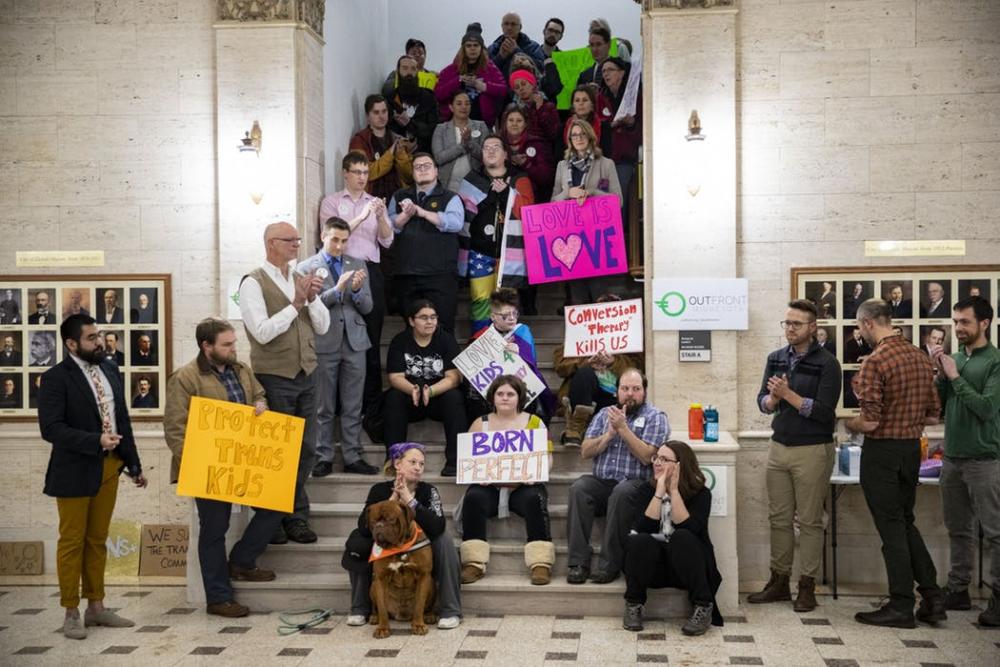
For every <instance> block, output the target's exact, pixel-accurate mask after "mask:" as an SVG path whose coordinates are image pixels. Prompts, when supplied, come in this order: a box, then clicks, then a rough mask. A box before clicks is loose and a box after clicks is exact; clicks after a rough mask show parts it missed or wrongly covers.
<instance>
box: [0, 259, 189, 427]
mask: <svg viewBox="0 0 1000 667" xmlns="http://www.w3.org/2000/svg"><path fill="white" fill-rule="evenodd" d="M170 298H171V291H170V274H85V275H56V276H43V275H3V276H0V422H18V421H36V420H37V419H38V411H37V408H36V397H37V390H38V386H39V384H40V383H41V378H42V375H43V374H44V373H45V371H47V370H48V369H49V368H51V367H52V366H54V365H55V364H58V363H59V362H61V361H62V360H63V359H64V358H65V356H66V354H67V352H66V349H65V347H63V345H62V341H61V340H60V338H59V325H60V324H61V323H62V321H63V319H64V318H65V317H67V316H68V315H70V314H71V313H73V312H86V313H87V314H89V315H90V316H91V317H93V318H94V319H96V320H97V326H98V328H99V329H100V330H101V333H102V339H103V340H104V341H105V342H106V345H110V344H112V343H113V344H114V345H115V347H116V352H115V353H114V354H113V353H111V352H110V350H109V348H108V347H106V348H105V350H106V352H107V358H108V359H109V360H112V361H114V362H115V363H116V364H117V365H118V366H119V368H120V373H121V379H122V383H123V385H124V387H125V391H126V392H127V396H128V404H129V415H130V417H131V418H132V420H133V421H160V420H161V419H162V418H163V405H164V402H165V400H166V396H165V393H164V392H165V389H166V380H167V374H168V373H169V372H170V368H171V366H170V361H171V360H170V341H171V331H170V326H171V308H170V305H171V304H170ZM8 348H12V349H11V350H8ZM12 353H13V354H12ZM140 386H143V387H146V386H148V387H149V388H150V389H151V390H152V391H149V392H146V393H145V394H143V393H142V392H141V391H140V390H139V387H140ZM133 405H134V406H135V407H133Z"/></svg>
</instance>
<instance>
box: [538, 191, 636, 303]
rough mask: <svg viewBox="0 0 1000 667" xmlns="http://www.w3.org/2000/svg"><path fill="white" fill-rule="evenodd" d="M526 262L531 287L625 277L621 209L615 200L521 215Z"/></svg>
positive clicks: (569, 203)
mask: <svg viewBox="0 0 1000 667" xmlns="http://www.w3.org/2000/svg"><path fill="white" fill-rule="evenodd" d="M521 221H522V226H523V229H524V258H525V261H526V262H527V264H528V282H529V283H531V284H532V285H537V284H539V283H551V282H557V281H560V280H576V279H578V278H593V277H594V276H608V275H613V274H616V273H624V272H626V271H628V260H627V259H626V257H625V239H624V237H623V236H622V211H621V203H620V202H619V200H618V197H617V196H615V195H604V196H600V197H587V199H586V201H584V203H583V206H580V204H578V203H577V202H576V200H575V199H569V200H566V201H557V202H552V203H550V204H536V205H534V206H525V207H523V208H522V209H521Z"/></svg>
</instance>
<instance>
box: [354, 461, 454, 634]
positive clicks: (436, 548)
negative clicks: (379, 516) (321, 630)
mask: <svg viewBox="0 0 1000 667" xmlns="http://www.w3.org/2000/svg"><path fill="white" fill-rule="evenodd" d="M385 474H386V476H394V479H392V480H386V481H384V482H379V483H377V484H375V485H374V486H372V488H371V489H370V490H369V491H368V498H367V499H366V500H365V507H364V509H363V510H361V516H359V517H358V528H357V530H355V531H354V532H352V533H351V536H350V537H349V538H348V539H347V548H346V549H345V552H344V559H343V562H342V564H343V566H344V567H345V568H346V569H347V570H348V572H349V574H350V579H351V613H350V615H348V617H347V624H348V625H365V624H366V623H367V622H368V617H369V616H370V615H371V609H372V607H371V598H370V597H369V592H368V591H369V588H370V587H371V576H372V575H371V566H369V564H368V556H369V554H370V553H371V548H372V543H373V539H372V534H371V531H369V530H368V508H369V507H370V506H371V505H374V504H375V503H379V502H382V501H383V500H390V499H391V500H396V501H398V502H400V503H404V504H406V505H409V506H410V507H412V508H413V511H414V513H415V514H416V519H417V524H418V525H419V526H420V528H421V529H423V531H424V534H425V535H427V537H428V538H430V540H431V549H432V550H433V552H434V581H435V582H437V585H438V602H439V604H440V607H441V613H440V616H441V620H439V621H438V628H440V629H442V630H450V629H452V628H457V627H458V625H459V624H460V623H461V619H462V599H461V593H460V587H461V583H460V581H461V572H460V568H459V561H458V552H457V551H456V550H455V543H454V541H452V538H451V535H449V534H448V531H447V526H446V521H445V516H444V508H443V506H442V503H441V494H439V493H438V490H437V487H435V486H434V485H432V484H428V483H427V482H423V481H421V478H422V477H423V475H424V446H423V445H421V444H419V443H416V442H398V443H396V444H394V445H392V447H390V448H389V460H388V461H386V464H385Z"/></svg>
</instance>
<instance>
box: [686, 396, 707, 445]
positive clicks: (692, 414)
mask: <svg viewBox="0 0 1000 667" xmlns="http://www.w3.org/2000/svg"><path fill="white" fill-rule="evenodd" d="M704 428H705V414H704V413H703V412H702V410H701V403H692V404H691V407H690V408H688V438H689V439H690V440H701V439H702V438H704V436H705V431H704Z"/></svg>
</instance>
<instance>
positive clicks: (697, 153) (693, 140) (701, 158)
mask: <svg viewBox="0 0 1000 667" xmlns="http://www.w3.org/2000/svg"><path fill="white" fill-rule="evenodd" d="M684 138H685V139H686V140H687V142H686V144H685V145H686V150H685V169H684V172H685V174H686V175H687V177H686V181H687V184H686V185H687V191H688V194H689V195H691V196H692V197H694V196H696V195H697V194H698V193H699V192H700V191H701V184H702V181H703V180H704V176H705V160H706V155H705V153H706V151H705V135H704V134H702V133H701V119H699V118H698V110H697V109H692V110H691V116H690V117H689V118H688V133H687V136H685V137H684Z"/></svg>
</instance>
